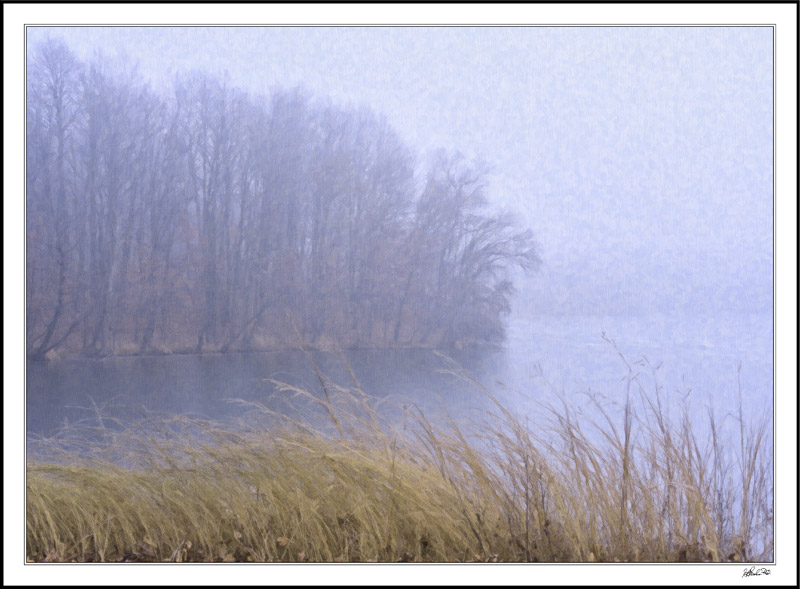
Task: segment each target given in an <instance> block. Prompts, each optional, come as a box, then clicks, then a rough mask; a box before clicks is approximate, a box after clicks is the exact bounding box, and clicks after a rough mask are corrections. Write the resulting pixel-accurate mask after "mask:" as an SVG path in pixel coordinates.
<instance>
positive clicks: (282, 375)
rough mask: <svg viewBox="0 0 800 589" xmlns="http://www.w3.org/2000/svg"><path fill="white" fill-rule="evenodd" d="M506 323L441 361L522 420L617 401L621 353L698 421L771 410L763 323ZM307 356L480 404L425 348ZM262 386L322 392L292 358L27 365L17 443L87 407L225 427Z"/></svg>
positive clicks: (402, 399)
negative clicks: (497, 345)
mask: <svg viewBox="0 0 800 589" xmlns="http://www.w3.org/2000/svg"><path fill="white" fill-rule="evenodd" d="M509 323H510V326H509V330H508V340H507V342H506V345H505V347H504V348H503V349H498V350H482V351H480V350H446V351H443V352H444V353H445V354H447V355H448V356H450V357H452V358H453V359H454V360H455V361H456V362H458V363H459V364H460V365H461V366H463V367H464V368H466V369H467V370H468V371H469V372H470V373H471V374H472V375H474V377H475V378H476V379H477V380H478V381H480V382H481V383H482V384H483V385H485V386H486V387H487V388H488V389H489V390H491V391H492V392H493V393H495V394H496V395H497V396H498V398H500V399H501V400H502V402H503V403H504V404H505V405H506V406H508V407H510V408H511V409H513V410H514V411H515V412H516V413H518V414H519V415H520V416H521V417H523V418H525V417H529V416H533V415H534V414H536V413H537V412H540V406H539V405H538V402H542V401H544V402H547V401H555V400H556V399H557V394H562V395H564V396H565V397H566V398H571V399H575V401H576V402H577V403H580V402H581V401H580V399H581V398H582V397H581V396H580V395H579V393H581V392H587V391H589V392H598V393H602V394H604V395H607V396H608V397H609V398H612V399H614V398H616V399H619V398H621V397H622V396H624V394H625V387H626V380H625V377H626V375H627V374H628V369H627V367H626V364H625V363H624V362H623V360H622V358H621V357H620V353H621V354H622V355H623V356H625V358H626V360H627V361H628V362H629V363H630V364H631V365H632V366H633V367H634V368H635V369H636V370H641V371H642V375H641V378H642V382H643V383H646V386H652V383H653V373H652V371H651V370H650V369H648V368H647V365H646V364H645V365H642V362H640V361H641V360H642V359H644V358H646V359H647V360H648V361H649V363H650V365H651V366H652V367H656V366H659V365H660V367H659V368H658V370H657V371H656V372H655V376H656V381H657V382H658V384H659V385H660V386H661V387H663V388H662V390H663V392H664V393H665V394H674V395H675V396H679V397H680V398H682V399H686V400H687V402H689V403H690V404H693V406H694V407H697V408H703V411H705V409H704V407H705V406H709V407H713V408H714V409H715V410H717V411H721V412H725V411H734V410H735V409H736V407H737V403H738V390H739V382H740V383H741V391H742V400H743V405H744V410H745V412H747V413H758V412H761V411H767V412H769V413H771V411H772V390H773V372H772V368H773V364H772V352H773V350H772V345H773V343H772V341H773V340H772V317H771V316H768V315H729V316H724V317H720V316H717V317H699V316H695V317H670V316H664V315H657V316H649V317H599V316H597V317H595V316H582V317H576V316H568V317H550V316H549V317H536V316H533V315H527V316H525V315H516V316H512V318H511V321H510V322H509ZM603 333H605V334H606V336H607V337H608V338H609V339H611V340H613V341H614V343H615V344H616V349H615V347H614V346H613V345H612V344H611V343H609V341H606V340H605V339H604V338H603V336H602V334H603ZM313 358H314V361H315V362H316V364H317V366H318V368H319V370H320V371H321V372H322V373H324V374H325V375H327V377H329V378H330V379H331V381H332V382H335V383H338V384H340V385H342V386H345V387H349V386H352V384H353V383H352V379H351V376H350V374H349V372H348V371H347V369H346V368H345V362H346V363H348V364H349V365H350V367H351V368H352V371H353V373H354V374H355V376H356V377H357V378H358V380H359V382H360V385H361V387H362V389H363V390H364V391H365V392H366V393H368V394H370V395H373V396H376V397H380V398H390V399H393V400H397V401H398V403H399V404H403V403H412V402H413V403H416V404H417V405H419V406H420V407H421V408H423V410H425V411H426V412H431V413H436V412H438V411H441V410H443V409H446V410H447V411H448V412H450V413H451V414H453V415H467V414H469V413H470V411H471V410H472V409H474V408H478V409H485V408H487V407H488V406H489V402H488V400H487V399H486V398H485V397H484V396H482V395H481V394H480V393H478V391H477V390H476V389H475V388H474V387H471V386H468V385H466V384H465V383H463V382H458V381H456V380H455V379H454V378H453V376H452V375H448V374H442V373H441V372H440V370H441V369H443V368H446V362H445V361H444V360H443V359H442V358H441V357H439V356H437V355H436V354H434V353H433V352H432V351H430V350H355V351H348V352H346V353H345V354H344V357H342V356H340V355H336V354H327V353H320V352H315V353H314V355H313ZM637 362H639V364H635V363H637ZM739 362H741V371H740V373H739V374H738V379H740V380H739V381H737V366H738V364H739ZM271 380H277V381H281V382H285V383H287V384H290V385H293V386H297V387H300V388H304V389H306V390H309V391H312V392H314V393H315V394H320V395H321V394H322V393H321V390H320V388H321V387H320V385H319V381H318V379H317V377H316V374H315V372H314V370H313V368H312V366H311V363H310V361H309V359H308V357H307V356H306V355H305V354H304V353H303V352H301V351H285V352H273V353H250V354H240V353H237V354H226V355H204V356H193V355H174V356H162V357H130V358H106V359H93V360H85V359H66V360H59V361H52V362H36V363H33V362H29V363H28V364H27V373H26V389H27V390H26V409H27V411H26V426H27V436H28V439H29V440H32V439H39V438H41V437H50V436H54V435H56V434H57V432H58V431H59V429H60V428H61V427H62V426H64V425H70V426H73V425H76V424H81V423H84V424H94V425H96V424H97V411H96V410H95V408H97V409H99V410H101V412H102V413H103V414H105V415H107V416H116V417H120V418H121V419H123V420H125V419H131V418H134V417H135V416H147V415H151V414H153V413H170V414H172V413H179V414H192V415H197V416H200V417H206V418H212V419H222V418H225V417H234V416H237V415H241V414H242V413H243V412H244V410H245V408H244V407H242V406H241V405H238V404H232V403H230V402H228V399H244V400H248V401H258V402H264V403H267V402H269V403H273V404H274V403H276V402H277V401H279V400H280V399H281V397H282V396H283V397H287V396H288V395H289V393H280V394H278V395H276V394H275V393H276V391H275V386H274V384H273V383H272V382H270V381H271ZM689 391H690V392H689ZM687 392H688V395H687Z"/></svg>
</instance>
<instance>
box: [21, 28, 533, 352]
mask: <svg viewBox="0 0 800 589" xmlns="http://www.w3.org/2000/svg"><path fill="white" fill-rule="evenodd" d="M26 93H27V101H26V295H27V297H26V303H27V304H26V335H27V338H26V341H27V352H28V354H29V355H30V356H33V357H45V356H47V355H48V354H57V353H60V352H70V353H80V354H85V355H107V354H124V353H144V352H169V351H200V352H202V351H226V350H234V349H270V348H280V347H287V346H293V345H295V344H296V343H297V338H298V334H299V336H300V337H301V338H302V340H303V341H304V342H306V343H307V344H309V345H311V346H318V347H324V346H325V345H330V344H331V343H335V344H336V345H338V346H341V347H366V346H370V347H372V346H387V347H389V346H448V345H454V344H459V343H472V342H498V341H501V340H502V338H503V317H504V315H506V314H507V313H508V312H509V310H510V308H509V297H510V295H511V294H512V293H513V282H512V277H513V272H514V269H515V268H520V269H523V270H531V269H534V268H535V267H536V266H537V264H538V263H539V258H538V256H537V252H536V249H535V245H534V242H533V240H532V235H531V232H530V231H529V230H522V229H520V228H518V227H517V225H516V224H515V221H514V219H513V218H512V217H511V216H510V215H508V214H505V213H502V212H493V211H491V210H490V209H489V207H488V199H487V174H488V170H487V169H486V168H485V167H484V166H482V165H480V164H478V163H475V162H471V161H468V160H467V159H466V158H464V157H463V156H461V155H460V154H458V153H455V154H452V153H445V152H438V153H437V154H435V155H434V156H433V157H430V158H427V159H426V161H425V162H424V163H419V162H418V157H417V156H416V154H415V153H413V152H412V150H411V149H409V147H408V146H407V145H405V144H404V143H403V142H402V141H401V140H400V138H399V137H398V135H397V134H396V132H395V131H394V130H393V129H392V128H391V126H390V125H388V124H387V122H386V120H385V119H384V118H382V117H380V116H377V115H376V114H374V113H373V112H372V111H370V110H369V109H366V108H354V107H341V106H337V105H335V104H333V103H331V101H329V100H323V99H314V98H313V97H311V96H309V95H308V94H307V93H305V92H303V91H302V90H300V89H293V90H276V91H273V92H271V93H270V95H269V96H258V95H256V96H254V95H250V94H248V93H246V92H244V91H242V90H240V89H238V88H236V87H232V86H231V85H230V84H229V82H228V81H227V80H226V79H219V78H214V77H211V76H207V75H203V74H198V73H191V74H185V75H180V76H178V77H176V80H175V82H174V84H173V86H172V88H171V91H170V92H169V94H168V95H167V96H166V97H164V96H160V95H159V94H157V93H155V92H154V91H153V90H152V89H151V88H150V86H149V84H147V83H146V82H145V81H144V80H143V79H142V78H141V77H140V76H139V75H138V74H137V72H136V69H135V67H131V66H124V67H120V66H118V65H110V64H109V62H108V61H104V60H102V59H99V58H98V59H95V60H94V61H92V62H87V63H83V62H81V61H80V60H78V59H77V58H76V56H75V55H74V54H73V53H72V52H71V50H70V49H69V48H68V47H67V46H66V45H65V44H64V43H63V42H62V41H59V40H48V41H46V42H44V43H42V44H40V45H38V46H36V47H35V48H33V49H32V51H31V52H30V53H29V56H28V65H27V76H26Z"/></svg>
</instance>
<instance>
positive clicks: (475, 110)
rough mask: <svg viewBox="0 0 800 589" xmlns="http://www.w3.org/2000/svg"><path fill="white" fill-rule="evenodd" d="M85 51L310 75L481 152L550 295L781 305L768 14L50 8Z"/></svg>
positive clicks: (279, 77)
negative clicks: (674, 20) (717, 20)
mask: <svg viewBox="0 0 800 589" xmlns="http://www.w3.org/2000/svg"><path fill="white" fill-rule="evenodd" d="M47 36H59V37H62V38H63V39H64V40H65V41H67V43H68V45H69V47H70V48H71V49H72V50H73V51H75V53H76V55H77V56H78V57H79V58H81V59H82V60H89V59H91V58H92V57H93V56H95V55H96V53H98V52H100V53H102V54H103V55H105V56H106V57H108V58H117V57H118V56H123V57H125V58H126V59H127V60H128V61H131V62H137V63H138V64H139V70H140V72H141V73H142V75H143V76H144V77H145V78H146V79H149V80H150V81H151V82H152V84H153V86H154V87H155V88H156V89H158V90H160V91H162V92H165V93H168V92H169V88H170V86H171V83H172V80H173V77H174V75H175V74H176V73H185V72H187V71H190V70H195V69H196V70H201V71H204V72H208V73H209V74H213V75H215V76H221V75H223V74H225V73H227V75H228V76H229V79H230V83H231V85H233V86H238V87H240V88H243V89H246V90H248V91H250V92H253V93H256V94H264V95H266V94H269V92H270V90H271V89H275V88H291V87H294V86H296V85H301V86H303V87H304V88H307V89H308V90H309V91H310V92H311V93H312V94H313V95H314V96H318V97H330V98H331V99H332V100H333V101H335V102H337V103H339V104H353V105H366V106H368V107H369V108H371V109H373V110H374V111H375V112H377V113H379V114H380V115H383V116H385V117H386V118H387V120H388V122H389V123H390V124H391V125H392V127H393V129H394V130H395V131H396V132H397V133H398V134H399V135H400V137H401V138H402V139H403V140H404V141H405V142H406V143H407V144H408V145H409V146H411V147H412V148H413V149H414V150H417V151H418V152H420V153H425V152H426V151H428V150H433V149H437V148H445V149H448V150H459V151H461V152H463V153H465V154H467V155H477V156H480V157H482V158H483V159H485V160H486V161H487V162H488V163H489V164H490V165H491V166H492V169H493V173H492V176H491V185H490V190H489V194H490V197H491V198H492V199H494V201H495V202H497V203H500V204H502V205H503V206H506V207H508V208H509V209H512V210H514V211H516V212H518V213H519V214H520V215H522V216H523V218H524V221H525V224H526V225H527V226H528V227H530V228H531V229H533V231H534V234H535V237H536V239H537V240H538V242H539V243H540V246H541V254H542V258H543V261H544V264H543V267H542V271H541V273H539V274H537V275H535V276H534V277H532V278H531V279H530V280H527V281H524V282H520V283H519V285H518V287H519V290H520V291H521V292H522V294H523V297H522V302H521V303H519V304H520V305H522V306H525V307H526V308H527V307H528V306H530V308H531V309H533V310H535V312H536V313H537V314H542V313H544V314H564V313H568V314H585V313H600V314H625V315H628V314H634V313H635V314H646V313H650V312H654V311H666V312H670V313H696V312H702V313H712V312H714V311H717V310H728V311H735V312H766V313H770V312H771V306H772V141H773V135H772V115H773V113H772V29H771V28H769V27H762V28H758V27H752V28H748V27H729V28H726V27H715V28H704V27H693V28H677V27H659V28H649V27H631V28H606V27H596V28H575V27H565V28H547V27H542V28H522V27H520V28H504V27H499V28H470V27H466V28H448V27H441V28H425V27H423V28H392V27H388V28H357V27H352V28H337V27H328V28H303V27H297V28H280V27H276V28H258V27H249V28H225V27H219V28H189V27H185V28H169V27H159V28H155V27H153V28H124V27H123V28H102V27H98V28H58V29H57V30H49V29H46V28H29V29H28V41H29V43H28V47H29V50H30V48H32V47H33V46H34V45H35V43H36V42H37V41H38V40H41V39H43V38H45V37H47Z"/></svg>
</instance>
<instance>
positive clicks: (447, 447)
mask: <svg viewBox="0 0 800 589" xmlns="http://www.w3.org/2000/svg"><path fill="white" fill-rule="evenodd" d="M623 360H624V358H623ZM626 364H627V363H626ZM451 369H452V371H453V373H454V374H458V375H460V376H461V377H463V378H464V380H465V383H467V382H470V378H469V377H468V376H466V375H465V374H464V373H463V372H461V371H460V370H459V369H458V368H457V367H455V366H451ZM628 369H629V372H628V376H627V377H626V387H625V395H626V396H625V397H624V398H623V399H622V400H621V401H619V402H618V403H614V402H611V401H608V400H604V399H601V398H600V397H596V396H587V399H586V400H587V401H588V403H583V404H579V405H575V404H570V403H568V402H567V401H566V400H562V401H561V404H560V405H552V406H547V407H543V413H542V415H543V419H541V420H540V421H541V422H540V423H536V424H526V423H523V422H522V421H521V420H520V419H518V418H517V417H515V415H514V414H512V413H511V412H510V411H508V410H507V409H506V408H505V407H503V406H502V404H501V403H499V402H497V401H496V400H495V399H494V397H493V396H492V395H491V393H490V392H489V391H486V390H483V392H484V394H486V395H487V396H488V398H489V399H490V400H491V401H493V402H494V407H495V408H496V411H495V413H494V414H493V415H490V416H488V418H487V419H486V420H485V421H484V422H483V423H482V424H480V425H477V426H472V427H466V426H459V425H458V424H456V423H455V422H454V421H452V420H450V421H448V420H435V421H434V420H429V419H428V418H427V417H426V416H425V415H424V414H423V413H422V412H421V411H420V410H418V409H417V408H416V407H414V406H410V407H409V406H406V407H404V408H398V411H401V412H402V413H401V418H399V419H397V418H395V419H393V420H391V423H392V424H394V425H390V424H389V422H387V421H386V420H384V419H382V418H381V417H380V415H385V412H381V411H379V408H378V407H377V405H378V403H380V401H378V400H377V399H373V398H370V397H368V396H366V395H365V394H364V393H363V392H362V391H361V389H360V387H359V386H358V385H357V381H356V380H355V378H354V382H355V383H356V385H355V386H354V387H351V388H344V387H338V386H336V385H334V384H333V383H330V382H329V381H327V380H326V379H325V378H324V377H323V376H322V375H319V376H320V383H321V384H322V385H323V390H324V394H322V393H321V394H320V395H315V394H313V393H312V392H310V391H306V390H302V389H297V388H293V387H290V386H288V385H284V384H280V387H279V388H281V389H282V390H281V392H282V394H283V395H284V396H288V397H289V398H292V399H294V400H295V401H296V402H299V403H300V404H301V405H300V407H299V409H298V410H297V411H285V412H275V411H274V410H272V409H270V408H269V407H267V406H266V405H259V404H256V403H251V404H250V409H251V411H250V412H249V413H248V414H247V416H246V417H245V418H243V419H242V420H241V421H239V422H237V423H236V424H225V425H224V426H222V425H220V424H215V423H211V422H207V421H198V420H192V419H189V418H185V417H182V418H174V419H171V420H163V419H162V420H149V421H142V422H139V423H137V424H135V425H133V426H129V427H127V428H125V429H121V428H118V427H113V425H114V424H113V423H110V422H109V421H108V420H106V421H102V422H100V423H102V428H100V429H98V430H95V431H94V432H91V433H92V434H93V436H91V437H90V436H86V435H83V434H85V433H86V432H82V433H81V435H73V436H72V437H70V438H69V439H65V440H62V441H60V442H59V443H58V444H56V443H53V442H50V443H48V444H44V443H42V444H41V446H40V447H39V448H37V449H36V455H37V456H38V457H39V458H38V459H37V460H36V461H29V463H28V467H27V554H28V558H29V559H30V560H31V561H46V562H54V561H78V562H86V561H112V562H118V561H126V562H130V561H156V562H161V561H168V562H182V561H206V562H209V561H213V562H235V561H244V562H248V561H249V562H352V561H358V562H476V561H477V562H503V561H512V562H556V561H563V562H602V561H612V562H613V561H616V562H627V561H638V562H643V561H649V562H676V561H704V562H725V561H734V562H745V561H746V562H768V561H771V560H772V488H771V481H772V462H771V452H770V451H768V449H767V444H768V443H769V441H770V436H769V435H768V425H769V422H767V421H766V420H763V421H760V422H758V423H756V424H755V425H752V424H748V423H746V422H745V419H744V417H743V416H741V411H740V414H739V415H737V416H735V420H736V422H737V423H736V427H735V432H733V433H730V432H728V431H727V430H726V429H725V427H724V425H725V424H724V421H725V420H721V419H719V418H718V417H717V416H715V415H714V414H709V416H708V418H707V419H708V423H707V424H702V425H703V429H706V428H708V429H710V431H711V434H710V435H709V436H707V438H708V441H707V442H700V441H698V440H697V439H696V436H697V434H696V431H697V426H698V425H700V424H696V423H695V422H694V421H693V416H692V415H691V414H690V412H689V411H682V412H681V411H678V414H677V418H674V419H671V415H670V413H669V412H668V411H667V409H666V408H665V406H664V403H665V399H664V398H662V393H661V391H660V389H659V387H658V385H657V383H656V384H655V386H654V387H652V392H648V391H647V389H646V388H645V387H644V386H643V385H642V378H641V376H640V375H639V374H638V373H637V372H636V371H635V370H634V367H633V366H630V365H628ZM653 374H655V372H653ZM471 385H475V386H480V385H478V384H477V383H474V382H471V383H470V386H471ZM314 407H317V408H318V409H320V410H321V413H315V412H314V411H313V408H314ZM296 409H297V407H296ZM299 413H302V414H304V415H312V414H313V415H314V416H315V417H314V418H313V419H311V418H309V419H303V420H301V419H298V418H297V417H296V416H297V415H298V414H299ZM322 415H324V416H325V418H326V419H327V420H328V421H327V422H328V423H329V424H330V427H328V426H326V425H325V424H322V425H317V426H315V427H311V426H310V425H309V423H317V424H319V423H320V420H319V418H320V417H321V416H322ZM703 419H704V420H705V419H706V418H705V417H703ZM732 421H733V420H731V422H732ZM705 437H706V436H703V438H704V439H705ZM90 439H91V440H93V441H90ZM734 442H735V443H734Z"/></svg>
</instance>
